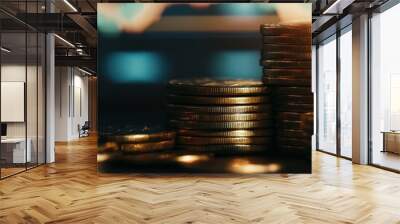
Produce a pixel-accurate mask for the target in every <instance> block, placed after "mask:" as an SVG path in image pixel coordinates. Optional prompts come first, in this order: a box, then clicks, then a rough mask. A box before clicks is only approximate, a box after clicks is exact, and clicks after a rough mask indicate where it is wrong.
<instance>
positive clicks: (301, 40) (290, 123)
mask: <svg viewBox="0 0 400 224" xmlns="http://www.w3.org/2000/svg"><path fill="white" fill-rule="evenodd" d="M260 31H261V34H262V38H263V48H262V55H261V65H262V66H263V82H264V84H265V85H266V86H268V87H270V88H271V89H272V96H273V100H272V105H273V109H274V115H275V126H276V138H275V140H276V146H277V147H278V148H279V149H281V151H282V152H283V153H285V154H298V153H300V154H302V155H304V154H305V155H307V154H308V155H309V154H310V150H311V135H312V126H313V125H312V122H313V120H312V119H313V117H312V111H313V107H314V106H313V95H312V93H311V24H286V25H281V24H278V25H277V24H265V25H261V27H260ZM305 114H306V115H305ZM310 114H311V117H310ZM304 116H305V117H304ZM310 119H311V120H310ZM310 122H311V126H310Z"/></svg>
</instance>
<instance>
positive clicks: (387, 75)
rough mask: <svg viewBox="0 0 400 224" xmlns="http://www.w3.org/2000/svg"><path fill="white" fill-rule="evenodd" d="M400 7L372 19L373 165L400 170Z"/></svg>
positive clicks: (371, 131) (371, 116) (371, 117)
mask: <svg viewBox="0 0 400 224" xmlns="http://www.w3.org/2000/svg"><path fill="white" fill-rule="evenodd" d="M398 21H400V5H396V6H394V7H392V8H390V9H388V10H386V11H384V12H383V13H380V14H376V15H374V16H373V17H372V19H371V29H372V32H371V34H372V37H371V41H372V43H371V60H372V61H371V66H372V71H371V99H370V100H371V101H370V104H371V106H370V108H371V111H370V121H371V125H370V128H371V130H370V134H371V136H370V137H371V141H372V145H371V147H372V148H371V155H370V156H371V162H372V164H374V165H378V166H382V167H385V168H389V169H394V170H398V171H399V170H400V100H399V95H400V63H399V60H398V58H399V57H398V53H399V52H400V43H399V40H400V31H399V29H398V28H397V27H398Z"/></svg>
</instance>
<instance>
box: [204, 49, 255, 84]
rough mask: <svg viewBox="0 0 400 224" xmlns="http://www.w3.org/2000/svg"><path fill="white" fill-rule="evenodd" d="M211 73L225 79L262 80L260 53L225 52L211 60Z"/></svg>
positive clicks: (216, 54)
mask: <svg viewBox="0 0 400 224" xmlns="http://www.w3.org/2000/svg"><path fill="white" fill-rule="evenodd" d="M210 61H211V67H210V73H211V74H216V76H217V77H216V78H220V79H224V78H229V79H260V78H261V76H262V67H261V66H260V64H259V62H260V51H250V50H249V51H224V52H219V53H215V55H214V56H212V58H211V60H210Z"/></svg>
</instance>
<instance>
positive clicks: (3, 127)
mask: <svg viewBox="0 0 400 224" xmlns="http://www.w3.org/2000/svg"><path fill="white" fill-rule="evenodd" d="M1 136H7V124H4V123H2V124H1Z"/></svg>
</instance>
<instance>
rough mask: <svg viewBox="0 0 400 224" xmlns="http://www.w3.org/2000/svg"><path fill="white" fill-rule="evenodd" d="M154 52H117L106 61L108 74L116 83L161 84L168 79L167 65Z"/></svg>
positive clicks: (160, 56)
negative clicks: (166, 73)
mask: <svg viewBox="0 0 400 224" xmlns="http://www.w3.org/2000/svg"><path fill="white" fill-rule="evenodd" d="M164 60H165V59H164V58H163V57H162V55H160V54H158V53H154V52H117V53H112V54H110V55H109V56H108V59H107V60H105V63H107V64H106V66H105V68H106V74H107V75H109V77H108V78H109V79H111V80H112V81H113V82H116V83H132V82H135V83H159V82H160V81H163V80H164V79H165V78H166V75H165V71H166V70H167V65H166V63H165V61H164Z"/></svg>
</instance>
